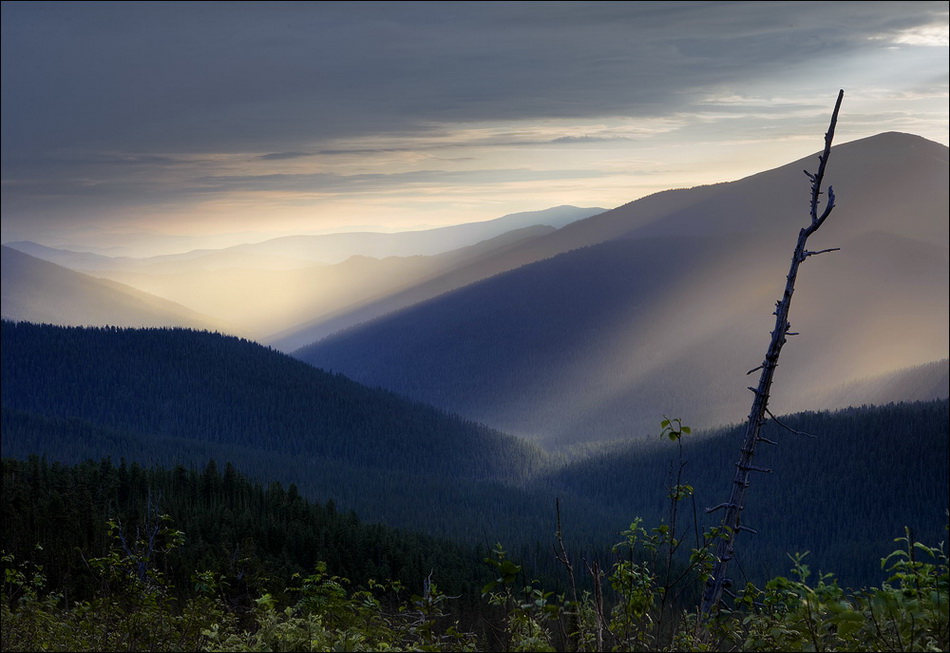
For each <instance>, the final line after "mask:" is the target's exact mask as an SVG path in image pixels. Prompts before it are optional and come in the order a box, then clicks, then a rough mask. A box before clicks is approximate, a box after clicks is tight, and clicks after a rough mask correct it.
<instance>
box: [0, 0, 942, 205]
mask: <svg viewBox="0 0 950 653" xmlns="http://www.w3.org/2000/svg"><path fill="white" fill-rule="evenodd" d="M0 11H2V25H0V29H2V42H0V48H2V120H0V121H2V133H0V136H2V154H0V163H2V166H3V179H4V181H5V184H6V185H5V187H4V209H3V211H4V221H5V222H6V221H7V220H8V219H15V218H16V215H14V214H13V213H12V212H11V211H10V210H9V209H10V207H14V206H15V207H17V208H18V210H24V211H25V210H26V207H28V206H29V205H30V203H31V202H32V203H33V206H34V207H40V205H41V204H42V198H41V197H40V196H39V195H38V194H36V192H35V191H37V190H38V189H39V188H40V187H43V186H44V185H48V186H49V187H57V186H58V187H59V189H60V192H59V193H53V194H52V195H51V197H53V196H54V195H55V197H58V198H62V197H63V196H64V195H69V194H70V192H72V191H74V192H75V194H76V195H82V196H93V195H95V194H96V193H99V194H104V193H107V192H112V193H118V194H119V195H121V196H122V197H126V198H130V199H129V201H133V200H132V199H131V198H134V197H136V196H139V197H141V201H153V200H154V199H155V198H156V197H160V196H163V195H164V194H166V193H168V194H169V195H170V194H171V193H173V192H174V188H173V186H174V182H176V181H180V179H179V178H175V179H167V178H162V179H160V180H159V181H158V182H157V184H158V185H157V186H156V187H154V188H148V185H147V180H146V179H144V177H142V176H141V174H140V175H139V176H135V175H133V174H132V173H131V172H129V169H130V168H133V167H135V168H141V169H142V170H143V171H144V170H146V169H160V168H170V167H181V168H185V167H187V166H197V164H198V162H199V159H204V158H208V159H209V160H211V159H213V158H214V156H215V155H226V154H244V153H248V154H249V157H248V159H253V160H258V161H272V162H280V161H290V160H293V159H299V158H304V157H311V156H320V155H323V156H332V155H337V154H359V153H362V154H371V153H373V152H378V153H384V152H400V151H410V150H412V151H419V150H420V149H422V150H424V149H433V150H434V149H438V148H439V147H440V146H438V145H433V144H432V143H426V144H425V145H424V146H423V147H421V148H420V147H415V146H412V145H407V146H406V148H405V150H403V149H402V147H396V148H389V147H387V145H386V143H385V141H384V142H383V143H382V147H378V148H374V147H373V146H372V142H371V138H372V137H378V138H382V139H385V138H386V137H387V136H389V135H399V136H400V137H401V138H402V139H404V140H405V139H411V137H412V136H413V135H418V136H420V137H422V136H427V135H430V134H432V133H433V130H438V129H448V127H446V126H451V125H458V124H467V123H471V122H479V121H480V122H491V121H498V122H503V121H515V122H522V121H530V120H539V119H548V120H558V119H590V120H596V119H600V118H605V117H626V118H652V117H664V116H672V115H676V114H678V113H689V112H697V111H700V110H702V111H704V112H706V113H710V112H717V111H718V112H726V111H728V109H727V108H722V107H717V106H714V105H708V104H707V103H706V102H707V98H709V97H710V96H712V95H715V94H717V93H720V92H727V93H740V94H749V95H754V94H755V91H754V90H752V89H756V88H758V87H759V86H760V85H763V84H765V85H771V88H773V89H781V88H783V84H786V83H787V84H786V85H787V86H788V88H787V93H788V94H794V93H796V91H797V92H802V93H807V92H812V89H814V88H820V89H823V93H825V94H828V96H829V97H831V96H832V95H833V93H834V92H835V91H836V90H837V88H838V87H839V81H838V79H836V78H835V75H833V74H831V72H830V71H831V70H833V69H834V66H835V65H837V64H838V63H839V62H843V61H848V60H854V59H860V58H861V57H862V56H863V55H864V53H867V52H872V51H874V52H876V51H880V49H881V48H882V42H881V41H880V40H879V39H878V38H877V37H880V36H881V35H887V34H892V35H893V34H897V33H898V32H900V31H901V30H906V29H910V28H914V27H917V26H921V25H925V24H928V23H932V22H934V21H937V20H942V21H944V22H945V21H946V12H947V7H946V3H944V2H874V3H854V2H825V1H822V2H312V3H311V2H266V3H260V2H242V3H221V2H188V3H171V2H134V3H99V2H69V3H58V2H53V3H47V2H12V3H8V2H5V3H2V5H0ZM922 74H923V73H922ZM933 74H934V73H933V72H931V73H929V75H930V77H932V76H933ZM930 77H927V78H926V79H927V80H928V81H929V80H930ZM945 77H946V76H945V75H943V76H940V74H939V71H938V77H937V80H936V83H937V84H938V85H941V86H942V87H943V88H945V87H946V78H945ZM803 80H805V81H807V82H808V83H807V84H805V83H803ZM792 82H794V83H795V84H796V85H795V86H792ZM761 110H762V111H763V112H765V111H769V110H772V111H775V110H776V107H772V108H771V109H770V108H768V107H763V108H762V109H761ZM354 138H360V139H361V140H360V142H359V143H354V144H353V147H347V146H346V141H347V140H350V139H354ZM602 138H609V137H607V136H602V135H598V134H596V133H591V134H590V136H589V137H588V136H580V135H565V136H563V137H557V138H553V139H550V138H549V139H547V140H543V141H541V142H539V143H531V142H529V140H528V139H522V140H510V141H507V143H509V144H510V143H516V144H519V145H530V144H538V145H543V144H549V145H554V146H557V145H567V144H571V143H581V142H584V143H594V142H598V141H600V139H602ZM503 142H505V140H504V139H503V138H500V137H496V139H495V141H494V144H501V143H503ZM366 143H369V146H364V145H365V144H366ZM492 144H493V143H491V142H483V143H478V145H479V146H486V145H492ZM261 153H264V154H261ZM205 155H207V157H206V156H205ZM110 165H112V166H113V167H114V168H115V170H116V172H115V173H114V176H113V177H110V178H108V179H103V178H101V175H102V174H104V173H102V172H101V170H102V169H104V168H106V167H108V166H110ZM208 165H209V166H211V165H213V164H212V163H209V164H208ZM95 170H100V172H95ZM206 172H208V173H209V174H207V175H204V179H205V180H204V181H203V182H202V183H203V184H211V182H209V181H208V179H211V178H223V177H226V176H227V175H216V173H217V172H219V171H217V170H215V169H214V168H212V167H209V168H208V169H207V170H206ZM595 174H596V173H595ZM200 176H202V175H201V174H200V173H196V174H195V175H193V178H194V177H200ZM133 177H134V182H133V181H131V179H132V178H133ZM90 178H92V179H93V181H94V182H95V183H91V182H90V181H89V179H90ZM470 178H474V177H472V176H470ZM253 179H258V182H252V181H251V178H249V179H248V180H246V181H247V183H248V184H251V186H253V185H254V183H262V184H263V183H265V182H263V181H261V179H266V177H263V178H259V177H254V178H253ZM302 179H303V177H301V178H297V179H296V181H293V182H290V181H288V182H287V183H289V184H291V185H292V186H294V187H297V186H298V183H297V182H298V181H300V180H302ZM357 179H358V178H353V179H350V181H348V182H345V185H354V184H358V183H368V181H367V180H366V179H364V180H363V181H362V182H359V181H357ZM367 179H368V178H367ZM394 179H396V178H395V177H391V178H390V180H391V181H392V180H394ZM406 179H408V177H407V178H406ZM311 181H313V182H314V183H317V184H318V185H319V178H313V179H311ZM11 182H23V183H11ZM219 183H220V184H226V183H232V182H223V181H222V182H219ZM233 183H234V184H236V185H240V184H239V182H236V181H235V182H233ZM268 183H272V185H276V186H280V183H282V182H279V181H278V180H276V179H274V180H272V182H268ZM123 184H127V185H125V186H124V187H123ZM211 185H212V186H214V184H211ZM265 185H266V184H265ZM186 186H187V184H186ZM120 187H123V188H124V190H123V189H120ZM30 189H32V190H30ZM70 189H71V190H70ZM49 201H50V202H51V203H53V204H57V203H58V202H59V200H54V199H50V200H49ZM101 201H102V202H104V203H109V202H112V201H113V200H111V199H107V198H104V197H103V198H102V200H101ZM115 201H118V200H115ZM57 206H58V204H57Z"/></svg>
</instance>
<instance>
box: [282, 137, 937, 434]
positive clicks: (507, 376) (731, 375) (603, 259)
mask: <svg viewBox="0 0 950 653" xmlns="http://www.w3.org/2000/svg"><path fill="white" fill-rule="evenodd" d="M813 164H814V161H812V160H803V161H798V162H795V163H793V164H789V165H788V166H784V167H782V168H779V169H776V170H772V171H769V172H766V173H761V174H760V175H756V176H754V177H751V178H748V179H745V180H741V181H738V182H732V183H728V184H719V185H716V186H707V187H701V188H696V189H689V190H683V191H669V192H667V193H660V194H658V195H655V196H651V197H649V198H645V199H644V200H640V201H638V202H633V203H632V204H629V205H626V206H624V207H620V208H618V209H615V210H613V211H608V212H606V213H604V214H601V215H599V216H595V217H592V218H589V219H587V220H583V221H580V222H576V223H573V224H571V225H568V226H566V227H564V228H563V229H560V230H558V231H557V232H554V233H552V234H550V235H548V236H545V237H543V238H541V239H536V240H533V241H531V242H530V243H526V244H525V245H524V247H526V248H532V250H533V251H534V253H535V254H539V253H540V252H539V250H544V251H546V252H552V253H557V252H558V251H559V250H564V249H568V248H571V247H576V249H573V250H572V251H569V252H566V253H562V254H559V255H557V256H554V257H553V258H550V259H546V260H542V261H539V262H537V263H534V264H531V265H529V266H527V267H523V268H520V269H517V270H512V271H511V272H507V273H504V274H501V275H498V276H496V277H493V278H491V279H488V280H485V281H483V282H480V283H477V284H474V285H472V286H468V287H466V288H462V289H460V290H457V291H454V292H452V293H447V294H445V295H443V296H440V297H438V298H436V299H434V300H431V301H428V302H424V303H421V304H418V305H416V306H413V307H410V308H409V309H405V310H403V311H400V312H397V313H394V314H392V315H389V316H386V317H385V318H381V319H378V320H375V321H372V322H369V323H367V324H364V325H361V326H360V327H358V328H354V329H349V330H347V331H344V332H341V333H339V334H335V335H333V336H330V337H328V338H326V339H324V340H322V341H320V342H318V343H315V344H313V345H311V346H308V347H305V348H302V349H300V350H299V351H297V352H296V353H295V355H296V356H298V357H300V358H301V359H302V360H306V361H307V362H310V363H311V364H313V365H316V366H318V367H325V368H331V369H334V370H338V371H342V372H343V373H345V374H347V375H348V376H350V377H352V378H354V379H357V380H359V381H362V382H364V383H368V384H371V385H381V386H383V387H387V388H390V389H393V390H395V391H397V392H399V393H402V394H405V395H407V396H411V397H415V398H418V399H420V400H423V401H426V402H429V403H432V404H434V405H437V406H442V407H445V408H447V409H448V410H451V411H453V412H458V413H460V414H463V415H466V416H469V417H472V418H473V419H477V420H479V421H482V422H485V423H487V424H491V425H493V426H496V427H498V428H501V429H503V430H505V431H506V432H510V433H515V434H518V435H525V436H529V437H534V438H538V439H540V440H542V441H544V442H546V443H548V444H569V443H572V442H576V441H579V440H609V439H616V438H621V437H627V436H630V435H633V436H637V435H640V434H642V433H644V432H648V430H651V429H652V425H653V424H655V422H656V420H657V418H658V417H659V416H662V415H663V414H667V413H676V414H679V415H682V416H683V417H685V418H686V419H688V420H689V421H690V422H691V423H693V424H701V425H703V426H708V427H712V426H715V425H719V424H724V423H730V422H734V421H738V420H741V419H743V418H744V416H745V414H746V412H747V409H748V403H749V400H748V391H747V390H746V386H747V385H749V383H748V380H747V378H746V376H745V373H746V372H747V371H748V370H750V369H752V368H754V367H756V366H757V365H758V364H759V363H760V362H761V357H762V356H763V355H764V352H765V347H766V345H767V344H768V334H769V332H770V330H771V328H772V318H771V316H770V315H769V312H770V310H771V308H772V306H773V304H774V302H775V300H777V299H778V298H779V297H780V295H781V292H782V288H783V286H784V281H785V279H784V276H785V273H786V271H787V268H788V262H789V257H790V254H791V250H792V247H793V245H794V242H795V238H796V236H797V232H798V229H799V228H800V227H801V225H802V224H803V222H804V219H806V218H807V216H806V212H805V210H804V207H805V206H806V203H805V199H806V198H807V179H805V177H804V175H802V174H801V170H802V168H803V167H814V165H813ZM829 165H830V173H829V175H830V176H831V177H832V183H833V184H834V185H835V190H836V194H837V195H838V205H839V206H838V208H837V209H836V210H835V212H834V213H833V214H832V217H831V218H829V221H828V223H827V226H826V227H825V228H823V230H822V232H819V236H820V238H819V237H817V236H816V238H815V241H816V242H814V243H810V244H811V245H812V246H813V247H814V248H815V249H817V248H825V247H841V251H839V252H835V253H833V254H827V255H823V256H820V257H816V258H814V259H811V260H809V261H808V263H807V265H805V266H803V269H802V272H801V274H800V277H799V283H798V287H797V289H796V297H795V302H794V305H793V307H792V314H791V320H792V323H793V330H795V331H800V332H801V333H802V336H801V337H799V338H797V339H795V340H794V341H792V342H791V343H790V344H789V346H788V347H786V349H785V352H784V353H783V359H782V366H781V369H780V370H779V371H778V374H777V376H776V388H775V391H774V392H773V397H774V401H773V410H776V411H781V412H784V413H788V412H794V411H797V410H805V409H809V408H813V407H816V405H815V404H814V399H815V395H816V394H817V393H821V392H822V391H823V390H825V389H829V388H832V387H835V386H839V385H842V384H846V383H849V382H852V381H855V380H856V379H860V378H864V377H868V376H873V375H879V374H885V373H888V372H893V371H896V370H899V369H902V368H906V367H911V366H916V365H921V364H924V363H929V362H932V361H935V360H939V359H943V358H946V357H947V356H948V343H947V338H946V334H947V332H948V329H950V322H948V313H950V302H948V299H947V298H948V296H950V288H948V270H950V265H948V261H950V257H948V244H947V243H948V239H947V220H946V215H947V212H948V208H947V207H948V189H947V184H946V179H947V176H948V167H947V148H946V147H944V146H941V145H938V144H935V143H930V142H928V141H925V140H924V139H920V138H918V137H914V136H909V135H906V134H882V135H880V136H877V137H874V138H870V139H865V140H863V141H856V142H854V143H849V144H846V145H841V146H838V147H836V148H835V149H834V152H833V154H832V158H831V160H830V164H829ZM896 215H900V216H902V218H901V219H900V220H899V221H897V220H895V219H894V216H896ZM513 255H514V254H513ZM905 398H908V399H931V398H933V397H930V396H926V397H924V396H920V397H905ZM876 399H879V397H876ZM822 407H828V406H826V405H823V406H822Z"/></svg>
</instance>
